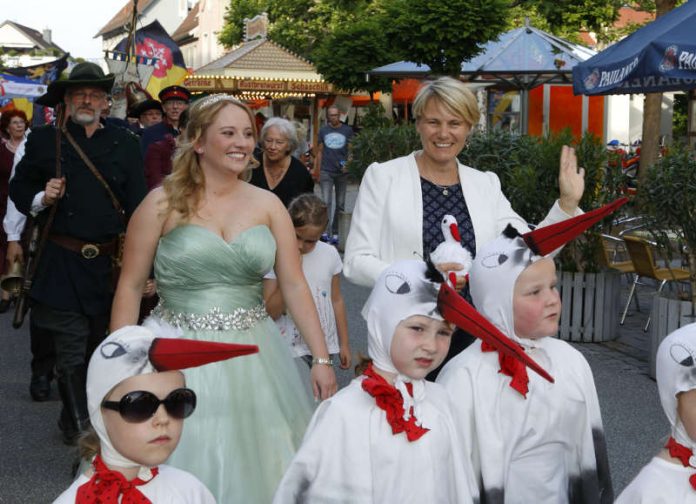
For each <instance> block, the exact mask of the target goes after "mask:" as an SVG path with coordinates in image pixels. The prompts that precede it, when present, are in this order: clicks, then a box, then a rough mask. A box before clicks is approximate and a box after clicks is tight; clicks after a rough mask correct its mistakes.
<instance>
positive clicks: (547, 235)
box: [522, 198, 628, 256]
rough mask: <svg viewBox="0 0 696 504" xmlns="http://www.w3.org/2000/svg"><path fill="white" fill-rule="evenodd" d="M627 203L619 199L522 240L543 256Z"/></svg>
mask: <svg viewBox="0 0 696 504" xmlns="http://www.w3.org/2000/svg"><path fill="white" fill-rule="evenodd" d="M627 202H628V198H619V199H617V200H616V201H613V202H611V203H608V204H606V205H604V206H602V207H599V208H597V209H595V210H592V211H590V212H586V213H584V214H582V215H578V216H577V217H572V218H570V219H566V220H564V221H561V222H557V223H556V224H551V225H549V226H544V227H540V228H537V229H535V230H534V231H530V232H529V233H525V234H523V235H522V239H523V240H524V241H525V243H526V244H527V246H528V247H529V248H530V249H531V250H532V252H534V253H535V254H536V255H540V256H545V255H548V254H550V253H551V252H553V251H554V250H556V249H557V248H559V247H562V246H563V245H565V244H566V243H568V242H569V241H570V240H572V239H574V238H576V237H577V236H579V235H580V234H582V232H583V231H585V230H586V229H588V228H589V227H590V226H592V225H593V224H594V223H596V222H598V221H600V220H602V219H603V218H604V217H606V216H607V215H609V214H612V213H614V212H615V211H616V210H618V209H619V208H620V207H621V206H623V205H625V204H626V203H627Z"/></svg>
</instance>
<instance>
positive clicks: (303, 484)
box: [274, 260, 478, 504]
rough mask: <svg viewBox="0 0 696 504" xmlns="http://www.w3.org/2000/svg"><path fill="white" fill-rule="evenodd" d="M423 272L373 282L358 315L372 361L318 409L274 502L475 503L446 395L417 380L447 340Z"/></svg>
mask: <svg viewBox="0 0 696 504" xmlns="http://www.w3.org/2000/svg"><path fill="white" fill-rule="evenodd" d="M425 273H426V264H425V263H424V262H423V261H416V260H411V261H399V262H397V263H394V264H393V265H391V266H390V267H388V268H387V269H386V270H385V271H384V272H383V273H382V274H381V276H380V277H379V279H378V281H377V283H376V285H375V287H374V289H373V291H372V293H371V294H370V297H369V299H368V300H367V303H366V304H365V307H364V308H363V311H362V315H363V317H364V318H365V319H366V321H367V329H368V352H369V355H370V357H371V359H372V363H371V364H370V365H369V366H368V368H367V370H366V371H365V372H364V374H363V375H361V376H360V377H358V378H356V379H354V380H353V381H352V382H351V383H350V384H349V385H348V386H347V387H346V388H344V389H342V390H341V391H339V392H338V393H337V394H336V395H335V396H333V397H332V398H330V399H328V400H326V401H324V402H322V403H321V405H319V407H318V408H317V411H316V412H315V414H314V417H313V418H312V420H311V422H310V424H309V427H308V428H307V432H306V434H305V437H304V440H303V443H302V446H301V447H300V449H299V450H298V452H297V454H296V455H295V458H294V459H293V461H292V463H291V464H290V467H289V468H288V470H287V472H286V473H285V476H284V477H283V479H282V481H281V483H280V486H279V487H278V490H277V492H276V495H275V499H274V503H275V504H290V503H304V502H307V503H324V504H328V503H332V504H335V503H351V504H368V503H370V504H372V503H374V504H381V503H392V502H398V503H414V504H415V503H418V504H422V503H426V502H427V503H430V504H450V503H456V504H459V503H471V502H478V499H477V493H476V482H475V480H474V479H473V473H472V472H471V468H470V467H469V465H468V463H467V462H465V461H464V460H462V459H461V458H460V456H459V452H458V450H455V449H453V448H454V446H456V445H455V444H454V442H455V440H456V439H457V433H456V430H455V426H454V421H453V417H452V414H451V411H450V404H449V399H448V397H447V394H446V393H445V391H444V390H443V389H442V387H440V386H439V385H437V384H435V383H430V382H426V381H425V380H424V378H425V376H426V374H427V373H428V372H429V371H430V370H432V369H433V368H435V367H436V366H437V365H439V364H440V363H441V362H442V360H443V359H444V357H445V355H446V354H447V349H448V348H449V343H450V337H451V333H452V327H451V326H450V325H449V324H448V323H447V322H445V321H443V318H442V316H441V315H440V313H439V312H438V310H437V304H436V303H437V288H438V285H437V284H435V283H433V282H431V281H430V280H428V279H427V278H426V276H425Z"/></svg>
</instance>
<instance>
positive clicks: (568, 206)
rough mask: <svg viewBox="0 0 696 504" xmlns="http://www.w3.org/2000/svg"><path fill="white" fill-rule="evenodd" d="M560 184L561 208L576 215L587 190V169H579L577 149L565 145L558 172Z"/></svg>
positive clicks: (569, 213)
mask: <svg viewBox="0 0 696 504" xmlns="http://www.w3.org/2000/svg"><path fill="white" fill-rule="evenodd" d="M558 186H559V188H560V191H561V196H560V199H559V204H560V206H561V210H563V211H564V212H565V213H567V214H568V215H571V216H572V215H575V210H576V209H577V208H578V205H579V204H580V199H581V198H582V194H583V192H585V169H584V168H579V169H578V158H577V157H576V155H575V149H573V148H572V147H569V146H568V145H564V146H563V149H562V150H561V165H560V169H559V172H558Z"/></svg>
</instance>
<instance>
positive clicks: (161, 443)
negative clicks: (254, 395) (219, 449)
mask: <svg viewBox="0 0 696 504" xmlns="http://www.w3.org/2000/svg"><path fill="white" fill-rule="evenodd" d="M159 333H160V332H159V331H158V334H159ZM256 352H258V347H256V346H255V345H237V344H228V343H217V342H208V341H193V340H187V339H176V338H169V337H166V338H158V337H157V336H156V334H155V332H153V331H152V330H150V329H147V328H145V327H141V326H128V327H123V328H121V329H119V330H118V331H115V332H113V333H112V334H111V335H110V336H109V337H108V338H106V339H105V340H104V341H103V342H102V343H101V344H100V345H99V347H97V349H96V351H95V352H94V354H93V355H92V358H91V360H90V362H89V368H88V370H87V402H88V407H89V415H90V421H91V423H92V427H93V428H94V431H95V432H96V435H97V436H98V438H99V442H98V445H99V446H98V448H97V453H96V455H95V456H94V458H93V460H92V464H91V466H90V468H89V469H88V470H87V471H86V472H85V473H84V474H81V475H80V476H79V477H78V478H77V480H75V482H73V484H72V485H71V486H70V487H69V488H68V489H67V490H66V491H65V492H63V493H62V494H61V495H60V496H59V497H58V499H56V500H55V501H54V503H58V504H73V503H76V504H98V503H114V504H116V503H118V502H123V503H130V504H147V503H156V504H162V503H170V504H175V503H177V504H178V503H187V504H212V503H215V498H214V497H213V495H212V494H211V493H210V492H209V491H208V489H207V488H206V487H205V486H204V485H203V484H202V483H201V482H200V481H199V480H198V479H197V478H196V477H194V476H193V475H191V474H189V473H187V472H185V471H182V470H180V469H176V468H174V467H170V466H167V465H162V462H164V461H165V460H166V459H167V458H168V457H169V455H170V454H171V453H172V451H174V448H176V445H177V443H178V441H179V437H180V436H181V431H182V428H183V420H184V418H186V417H188V416H189V415H190V414H191V413H193V411H194V409H195V407H196V395H195V393H194V392H193V391H192V390H190V389H187V388H185V383H184V375H183V373H181V371H179V370H180V369H186V368H190V367H195V366H200V365H202V364H206V363H210V362H216V361H221V360H225V359H229V358H232V357H237V356H241V355H247V354H251V353H256Z"/></svg>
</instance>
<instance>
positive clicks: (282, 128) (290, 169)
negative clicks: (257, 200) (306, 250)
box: [249, 117, 314, 208]
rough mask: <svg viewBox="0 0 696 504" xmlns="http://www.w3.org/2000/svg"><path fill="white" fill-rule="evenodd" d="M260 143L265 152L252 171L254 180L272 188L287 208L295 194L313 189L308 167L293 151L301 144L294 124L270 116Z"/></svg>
mask: <svg viewBox="0 0 696 504" xmlns="http://www.w3.org/2000/svg"><path fill="white" fill-rule="evenodd" d="M259 143H260V144H261V147H262V152H263V154H262V156H261V160H260V161H261V163H260V165H259V166H258V167H257V168H256V169H254V170H253V172H252V174H251V180H250V181H249V182H250V183H251V184H253V185H255V186H256V187H260V188H261V189H267V190H269V191H271V192H273V194H275V195H276V196H278V197H279V198H280V200H281V201H282V202H283V204H284V205H285V207H286V208H287V206H288V205H289V204H290V201H291V200H292V199H293V198H295V196H299V195H300V194H303V193H308V192H313V191H314V181H313V180H312V176H311V175H310V174H309V171H308V170H307V168H306V167H305V166H304V165H303V164H302V163H301V162H300V160H298V159H297V158H294V157H292V155H291V154H292V152H294V151H295V149H297V145H298V139H297V130H296V129H295V125H294V124H292V123H291V122H290V121H288V120H287V119H282V118H280V117H272V118H270V119H269V120H268V121H266V123H265V124H264V125H263V129H262V130H261V135H260V142H259Z"/></svg>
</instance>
